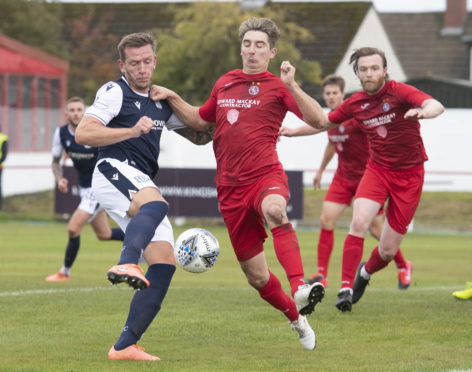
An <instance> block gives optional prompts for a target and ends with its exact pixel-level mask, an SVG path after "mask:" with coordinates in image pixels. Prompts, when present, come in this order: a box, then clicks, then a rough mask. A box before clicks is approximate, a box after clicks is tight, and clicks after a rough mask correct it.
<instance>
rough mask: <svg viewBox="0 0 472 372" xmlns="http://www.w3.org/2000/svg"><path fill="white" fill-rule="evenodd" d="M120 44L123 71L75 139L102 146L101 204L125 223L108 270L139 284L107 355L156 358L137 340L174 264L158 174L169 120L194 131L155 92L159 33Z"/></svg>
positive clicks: (96, 184) (97, 188)
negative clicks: (141, 260)
mask: <svg viewBox="0 0 472 372" xmlns="http://www.w3.org/2000/svg"><path fill="white" fill-rule="evenodd" d="M118 52H119V56H120V59H119V60H118V65H119V67H120V69H121V72H122V73H123V76H122V77H121V78H120V79H118V80H116V81H114V82H109V83H106V84H105V85H103V86H102V87H101V88H100V89H99V91H98V92H97V96H96V99H95V102H94V104H93V105H92V106H91V107H90V108H89V109H88V110H87V112H86V113H85V116H84V118H83V120H82V121H81V123H80V125H79V127H78V130H77V141H78V142H79V143H82V144H87V145H89V146H99V154H98V162H97V165H96V167H95V171H94V175H93V180H92V188H93V190H94V192H95V195H96V197H97V199H98V201H99V202H100V205H102V206H103V207H104V208H105V210H106V211H107V212H108V214H109V215H110V216H111V217H112V218H113V219H114V220H115V221H116V222H117V223H118V224H119V225H120V226H121V228H122V229H123V230H124V231H125V239H124V242H123V250H122V253H121V257H120V261H119V262H118V265H116V266H113V267H112V268H111V269H110V270H109V271H108V273H107V277H108V279H109V280H110V281H111V282H112V283H113V284H116V283H120V282H127V283H128V284H129V285H130V286H131V287H133V288H135V289H141V291H138V292H136V293H135V295H134V297H133V300H132V301H131V306H130V311H129V314H128V319H127V321H126V324H125V327H124V329H123V332H122V333H121V336H120V338H119V339H118V341H117V342H116V344H115V345H114V346H112V347H111V349H110V351H109V353H108V358H109V359H131V360H152V361H154V360H159V358H157V357H155V356H152V355H150V354H147V353H146V352H144V350H143V349H142V348H141V347H139V346H137V345H136V343H137V341H138V340H139V339H140V338H141V336H142V334H143V333H144V331H145V330H146V329H147V327H148V326H149V324H150V323H151V322H152V320H153V319H154V317H155V316H156V315H157V313H158V311H159V309H160V306H161V303H162V301H163V299H164V297H165V295H166V293H167V289H168V287H169V285H170V281H171V279H172V276H173V274H174V272H175V258H174V253H173V244H174V237H173V232H172V227H171V224H170V222H169V220H168V218H167V217H166V214H167V210H168V205H167V202H166V201H165V200H164V198H163V197H162V195H161V193H160V192H159V189H158V188H157V187H156V185H155V184H154V183H153V181H152V179H153V178H154V176H155V175H156V173H157V171H158V165H157V158H158V156H159V141H160V138H161V134H162V130H163V127H164V126H166V127H167V128H168V129H170V130H178V132H179V134H182V135H184V136H186V137H188V134H189V133H190V132H189V128H185V126H184V125H183V124H182V123H181V122H180V121H179V120H178V119H177V118H176V117H175V116H174V115H173V113H172V110H171V109H170V107H169V105H168V103H167V101H157V102H154V101H152V100H151V99H150V97H149V88H150V84H151V80H152V74H153V71H154V69H155V67H156V59H157V57H156V55H155V41H154V38H153V37H152V36H151V35H149V34H146V33H136V34H130V35H127V36H125V37H124V38H123V39H122V40H121V42H120V43H119V45H118ZM178 128H181V129H180V130H179V129H178ZM189 139H190V138H189ZM193 139H194V140H195V139H196V140H198V141H199V142H200V143H203V140H204V139H205V140H206V142H208V140H210V139H211V137H209V134H208V135H207V136H205V135H202V134H201V133H200V134H199V135H198V136H197V134H196V135H195V137H194V138H193ZM191 140H192V139H191ZM198 141H196V142H198ZM192 142H194V141H192ZM141 254H142V255H143V257H144V259H145V260H146V262H147V263H148V265H149V268H148V271H147V272H146V275H143V270H142V269H141V267H139V266H138V265H137V263H138V260H139V258H140V256H141Z"/></svg>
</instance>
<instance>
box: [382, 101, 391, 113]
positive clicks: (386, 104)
mask: <svg viewBox="0 0 472 372" xmlns="http://www.w3.org/2000/svg"><path fill="white" fill-rule="evenodd" d="M382 110H384V111H385V112H388V111H389V110H390V104H389V103H388V102H384V104H383V105H382Z"/></svg>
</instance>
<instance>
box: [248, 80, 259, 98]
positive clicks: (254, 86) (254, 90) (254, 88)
mask: <svg viewBox="0 0 472 372" xmlns="http://www.w3.org/2000/svg"><path fill="white" fill-rule="evenodd" d="M260 84H261V83H255V82H252V83H251V86H250V87H249V90H248V92H249V94H250V95H251V96H255V95H256V94H258V93H259V92H260V89H259V85H260Z"/></svg>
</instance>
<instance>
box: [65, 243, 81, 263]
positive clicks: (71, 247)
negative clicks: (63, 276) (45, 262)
mask: <svg viewBox="0 0 472 372" xmlns="http://www.w3.org/2000/svg"><path fill="white" fill-rule="evenodd" d="M79 247H80V235H79V236H77V237H75V238H69V243H68V244H67V248H66V255H65V257H64V266H65V267H67V268H70V267H72V264H73V263H74V261H75V258H76V257H77V253H78V252H79Z"/></svg>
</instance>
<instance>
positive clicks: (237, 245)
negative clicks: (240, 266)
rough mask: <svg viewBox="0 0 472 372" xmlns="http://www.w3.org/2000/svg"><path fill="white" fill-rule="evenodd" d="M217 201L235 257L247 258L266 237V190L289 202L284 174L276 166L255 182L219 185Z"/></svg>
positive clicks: (260, 248) (257, 252) (252, 255)
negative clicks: (263, 208)
mask: <svg viewBox="0 0 472 372" xmlns="http://www.w3.org/2000/svg"><path fill="white" fill-rule="evenodd" d="M217 191H218V201H219V207H220V212H221V215H222V216H223V219H224V220H225V224H226V227H227V228H228V234H229V237H230V239H231V244H232V245H233V249H234V253H235V254H236V257H237V259H238V261H247V260H249V259H250V258H252V257H254V256H256V255H257V254H259V253H261V252H262V251H263V250H264V247H263V244H264V240H265V239H266V238H267V234H266V230H265V225H264V220H263V214H262V210H261V204H262V200H263V199H264V197H266V196H267V195H269V194H278V195H282V196H283V197H284V198H285V200H286V201H287V202H288V199H289V190H288V181H287V175H286V174H285V172H284V171H283V169H282V168H276V169H274V170H272V171H271V173H268V174H266V175H264V176H262V177H261V178H259V179H258V180H257V181H256V182H255V183H252V184H249V185H243V186H218V187H217Z"/></svg>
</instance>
